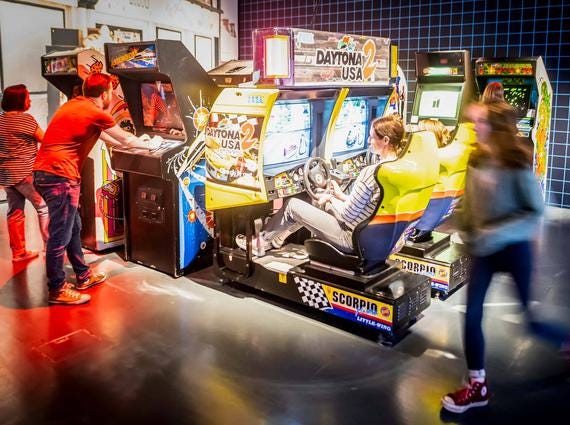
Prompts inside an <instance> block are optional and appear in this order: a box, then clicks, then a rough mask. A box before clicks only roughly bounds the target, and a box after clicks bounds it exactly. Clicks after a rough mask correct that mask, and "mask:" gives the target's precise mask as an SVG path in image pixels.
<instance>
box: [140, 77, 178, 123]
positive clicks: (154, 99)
mask: <svg viewBox="0 0 570 425" xmlns="http://www.w3.org/2000/svg"><path fill="white" fill-rule="evenodd" d="M141 100H142V113H143V125H144V126H145V127H149V128H151V129H152V130H153V131H159V132H164V133H169V132H171V130H179V131H182V130H183V129H184V126H183V124H182V119H181V117H180V113H179V112H178V104H177V103H176V95H175V94H174V90H173V89H172V84H170V83H163V82H161V81H156V82H154V83H142V84H141Z"/></svg>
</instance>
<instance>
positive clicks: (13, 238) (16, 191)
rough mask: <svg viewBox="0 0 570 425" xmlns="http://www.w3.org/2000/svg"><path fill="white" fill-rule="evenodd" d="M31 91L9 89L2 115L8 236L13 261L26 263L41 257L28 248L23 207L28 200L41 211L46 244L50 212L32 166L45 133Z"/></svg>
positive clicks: (0, 151)
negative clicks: (32, 107) (35, 114)
mask: <svg viewBox="0 0 570 425" xmlns="http://www.w3.org/2000/svg"><path fill="white" fill-rule="evenodd" d="M30 105H31V101H30V92H29V91H28V89H27V88H26V86H25V85H23V84H18V85H15V86H10V87H6V89H5V90H4V93H3V95H2V109H3V110H4V113H3V114H0V186H3V187H4V189H5V190H6V196H7V199H8V220H7V221H8V234H9V237H10V248H11V249H12V261H25V260H29V259H32V258H35V257H37V256H38V252H37V251H28V250H27V249H26V217H25V215H24V207H25V203H26V199H27V200H29V201H30V202H31V203H32V205H33V206H34V208H35V209H36V211H37V212H38V220H39V224H40V232H41V235H42V239H43V241H44V246H45V243H46V242H47V235H48V232H47V227H48V221H49V219H48V210H47V205H46V203H45V201H44V200H43V199H42V197H41V196H40V194H39V193H38V192H36V190H35V189H34V185H33V180H32V166H33V165H34V161H35V159H36V155H37V153H38V143H39V142H41V141H42V138H43V134H44V133H43V131H42V129H41V128H40V127H39V125H38V123H37V122H36V120H35V119H34V117H32V116H31V115H30V114H28V113H26V111H27V110H28V109H30Z"/></svg>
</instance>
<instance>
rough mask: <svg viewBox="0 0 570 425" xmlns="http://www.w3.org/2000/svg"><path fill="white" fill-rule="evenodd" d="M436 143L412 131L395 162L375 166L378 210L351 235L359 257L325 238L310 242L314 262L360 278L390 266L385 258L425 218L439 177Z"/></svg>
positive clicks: (429, 136) (308, 247)
mask: <svg viewBox="0 0 570 425" xmlns="http://www.w3.org/2000/svg"><path fill="white" fill-rule="evenodd" d="M436 158H437V142H436V139H435V136H434V135H433V133H431V132H427V131H423V132H418V133H413V134H412V135H411V136H409V138H408V142H407V143H406V145H405V149H404V150H403V153H402V154H401V155H400V156H399V158H397V159H395V160H394V161H389V162H384V163H380V164H378V165H376V183H377V184H378V185H379V186H380V191H381V194H380V199H379V201H378V204H377V206H376V212H375V214H374V215H372V216H371V217H369V219H368V220H365V221H363V222H362V223H360V224H359V225H358V226H357V227H356V228H355V229H354V232H353V234H352V242H353V246H354V253H350V254H346V253H343V252H342V251H340V250H338V249H337V248H336V247H334V246H333V245H332V244H330V243H328V242H325V241H322V240H320V239H314V238H312V239H307V240H306V241H305V249H306V251H307V254H308V255H309V258H310V259H311V260H312V261H317V262H319V263H324V264H327V265H330V266H333V267H338V268H341V269H345V270H350V271H352V272H356V273H358V274H367V273H370V272H375V271H376V270H380V269H382V268H384V267H385V264H386V263H385V262H386V258H387V257H388V255H389V254H390V253H391V252H392V251H393V250H394V247H395V246H396V244H397V243H398V241H400V240H401V242H400V243H403V239H401V236H402V234H403V233H404V231H405V230H406V229H407V228H411V225H413V224H415V223H416V221H417V220H418V219H419V218H420V217H421V215H422V214H423V212H424V210H425V208H426V207H427V205H428V203H429V200H430V198H431V195H432V192H433V189H434V187H435V185H436V183H437V181H438V178H439V163H438V161H437V159H436Z"/></svg>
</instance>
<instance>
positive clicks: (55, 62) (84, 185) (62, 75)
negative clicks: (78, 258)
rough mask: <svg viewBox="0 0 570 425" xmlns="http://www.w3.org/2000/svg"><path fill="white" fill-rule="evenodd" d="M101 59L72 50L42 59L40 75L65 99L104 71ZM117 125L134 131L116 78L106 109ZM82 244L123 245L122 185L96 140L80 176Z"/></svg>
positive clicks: (99, 247)
mask: <svg viewBox="0 0 570 425" xmlns="http://www.w3.org/2000/svg"><path fill="white" fill-rule="evenodd" d="M103 61H104V58H103V55H102V54H101V53H99V52H98V51H97V50H94V49H83V48H82V49H75V50H69V51H63V52H54V53H50V54H47V55H44V56H42V75H43V77H44V78H45V79H46V80H48V81H49V82H50V83H51V84H53V85H54V86H55V87H56V88H57V89H59V90H60V91H61V92H62V93H63V94H64V95H65V96H66V97H67V98H68V99H71V98H73V97H75V96H79V95H81V93H82V92H81V88H82V85H83V80H84V79H85V78H86V77H87V76H88V75H89V74H90V73H92V72H105V64H104V62H103ZM109 112H110V113H111V115H113V118H115V121H116V122H117V124H119V125H120V126H121V127H122V128H123V129H125V130H127V131H133V130H134V129H133V123H132V121H131V117H130V115H129V110H128V108H127V105H126V103H125V101H124V99H123V93H122V90H121V86H120V85H119V84H118V79H117V78H115V79H114V80H113V100H112V103H111V106H110V109H109ZM79 214H80V216H81V222H82V228H81V242H82V244H83V246H84V247H85V248H87V249H90V250H92V251H102V250H105V249H108V248H112V247H115V246H118V245H122V244H123V233H124V219H123V200H122V194H121V183H120V180H118V179H117V175H116V174H115V172H114V171H113V169H112V168H111V160H110V157H109V151H108V150H107V147H106V145H105V143H103V142H102V141H101V140H99V141H97V143H96V144H95V146H94V147H93V149H92V150H91V152H90V153H89V157H88V158H87V161H86V162H85V165H84V168H83V171H82V174H81V199H80V208H79Z"/></svg>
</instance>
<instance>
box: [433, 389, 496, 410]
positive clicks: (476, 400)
mask: <svg viewBox="0 0 570 425" xmlns="http://www.w3.org/2000/svg"><path fill="white" fill-rule="evenodd" d="M489 398H490V396H489V391H488V388H487V381H485V382H476V381H473V382H471V384H467V385H466V386H465V387H463V388H460V389H458V390H457V391H455V392H454V393H449V394H447V395H446V396H444V397H443V398H442V399H441V404H442V405H443V408H444V409H445V410H448V411H450V412H453V413H463V412H465V411H466V410H467V409H471V408H472V407H481V406H486V405H487V404H488V403H489Z"/></svg>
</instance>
